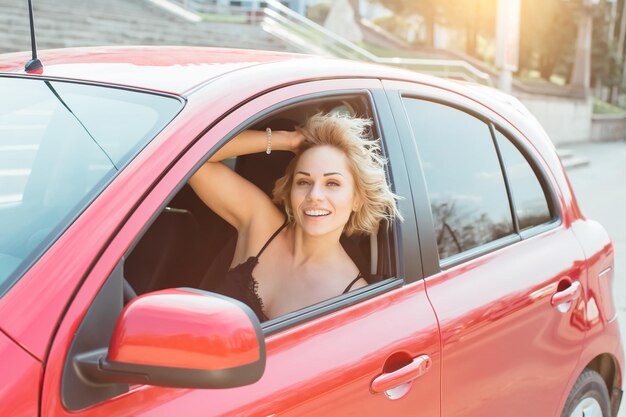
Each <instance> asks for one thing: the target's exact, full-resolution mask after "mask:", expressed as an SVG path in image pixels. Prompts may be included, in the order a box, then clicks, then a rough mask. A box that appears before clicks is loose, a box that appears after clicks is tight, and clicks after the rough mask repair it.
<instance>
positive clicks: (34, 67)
mask: <svg viewBox="0 0 626 417" xmlns="http://www.w3.org/2000/svg"><path fill="white" fill-rule="evenodd" d="M28 14H29V16H30V44H31V48H32V51H33V58H32V59H31V60H30V61H28V62H27V63H26V66H25V67H24V70H26V72H35V71H39V70H41V69H42V68H43V64H42V63H41V61H40V60H39V59H38V58H37V42H36V41H35V19H34V17H33V3H32V1H31V0H28Z"/></svg>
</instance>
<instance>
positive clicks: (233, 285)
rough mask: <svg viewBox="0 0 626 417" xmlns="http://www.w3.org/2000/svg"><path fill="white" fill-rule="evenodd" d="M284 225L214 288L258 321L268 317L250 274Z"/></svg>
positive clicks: (255, 283)
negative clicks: (236, 301) (234, 300)
mask: <svg viewBox="0 0 626 417" xmlns="http://www.w3.org/2000/svg"><path fill="white" fill-rule="evenodd" d="M285 226H287V222H285V223H283V225H282V226H280V227H279V228H278V230H276V231H275V232H274V234H273V235H272V236H271V237H270V238H269V240H268V241H267V242H266V243H265V245H263V247H262V248H261V250H260V251H259V253H258V254H257V255H256V256H251V257H249V258H248V259H247V260H246V261H245V262H243V263H240V264H239V265H237V266H235V267H234V268H232V269H230V270H229V271H228V272H227V273H226V276H225V277H224V281H222V283H221V285H220V286H219V287H218V288H217V289H216V290H215V292H217V293H219V294H223V295H226V296H228V297H231V298H234V299H236V300H239V301H241V302H243V303H245V304H247V305H248V307H250V309H252V311H254V314H256V316H257V317H258V318H259V321H260V322H264V321H267V320H269V318H268V317H267V316H266V315H265V313H264V312H263V300H261V297H260V296H259V292H258V286H259V284H258V282H257V281H256V279H254V276H252V271H254V268H255V267H256V265H257V264H258V263H259V257H260V256H261V254H262V253H263V251H264V250H265V249H266V248H267V247H268V246H269V244H270V243H271V242H272V240H274V238H275V237H276V236H278V234H279V233H280V232H281V231H282V230H283V229H284V228H285ZM361 277H362V275H361V273H359V275H358V276H357V277H356V278H355V279H354V280H353V281H352V282H351V283H350V285H348V287H347V288H346V289H345V290H344V292H343V293H344V294H345V293H347V292H348V291H350V288H352V286H353V285H354V284H355V283H356V282H357V281H358V280H359V279H360V278H361Z"/></svg>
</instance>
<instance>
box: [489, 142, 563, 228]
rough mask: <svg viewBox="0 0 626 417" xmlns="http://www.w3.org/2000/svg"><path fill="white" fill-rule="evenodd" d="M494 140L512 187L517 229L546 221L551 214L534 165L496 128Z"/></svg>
mask: <svg viewBox="0 0 626 417" xmlns="http://www.w3.org/2000/svg"><path fill="white" fill-rule="evenodd" d="M496 141H497V143H498V148H499V149H500V154H501V155H502V162H503V163H504V167H505V170H506V174H507V179H508V182H509V187H510V188H511V195H512V197H513V204H514V206H515V215H516V216H517V219H518V222H519V228H520V230H525V229H529V228H531V227H533V226H537V225H540V224H543V223H546V222H549V221H550V220H551V219H552V215H551V214H550V208H549V205H548V201H547V199H546V194H545V193H544V190H543V188H542V187H541V182H540V181H539V179H538V178H537V176H536V175H535V172H534V171H533V168H532V167H531V165H530V164H529V163H528V161H527V160H526V158H525V157H524V155H523V154H522V153H521V152H520V151H519V150H518V149H517V148H516V147H515V145H514V144H513V143H512V142H511V141H510V140H509V139H507V138H506V137H505V136H504V135H503V134H502V133H500V132H499V131H496Z"/></svg>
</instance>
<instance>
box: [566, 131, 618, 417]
mask: <svg viewBox="0 0 626 417" xmlns="http://www.w3.org/2000/svg"><path fill="white" fill-rule="evenodd" d="M563 150H566V151H571V152H573V154H575V155H577V157H578V158H581V159H584V160H587V161H588V163H587V164H585V165H572V166H571V167H568V168H567V174H568V177H569V179H570V182H571V184H572V187H573V189H574V193H575V194H576V198H577V200H578V205H579V206H580V209H581V210H582V212H583V214H584V215H585V216H586V217H589V218H592V219H594V220H597V221H599V222H600V223H602V225H603V226H604V227H605V228H606V230H607V231H608V232H609V234H610V235H611V239H612V240H613V244H614V246H615V254H616V255H615V281H614V287H613V294H614V297H615V303H616V306H617V309H618V313H617V314H618V320H619V323H620V328H621V332H622V344H623V345H624V346H626V142H603V143H585V144H576V145H567V146H563V149H560V152H562V151H563ZM566 166H567V165H566ZM623 375H624V374H623ZM618 417H626V399H625V400H623V401H622V406H621V407H620V411H619V413H618Z"/></svg>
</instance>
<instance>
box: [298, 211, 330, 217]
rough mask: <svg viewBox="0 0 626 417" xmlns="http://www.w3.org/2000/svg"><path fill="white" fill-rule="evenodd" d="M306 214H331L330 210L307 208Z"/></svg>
mask: <svg viewBox="0 0 626 417" xmlns="http://www.w3.org/2000/svg"><path fill="white" fill-rule="evenodd" d="M304 214H306V215H307V216H326V215H328V214H330V211H328V210H305V211H304Z"/></svg>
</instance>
